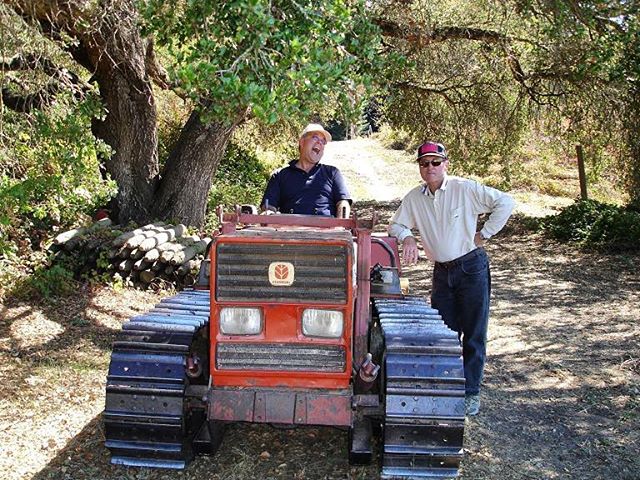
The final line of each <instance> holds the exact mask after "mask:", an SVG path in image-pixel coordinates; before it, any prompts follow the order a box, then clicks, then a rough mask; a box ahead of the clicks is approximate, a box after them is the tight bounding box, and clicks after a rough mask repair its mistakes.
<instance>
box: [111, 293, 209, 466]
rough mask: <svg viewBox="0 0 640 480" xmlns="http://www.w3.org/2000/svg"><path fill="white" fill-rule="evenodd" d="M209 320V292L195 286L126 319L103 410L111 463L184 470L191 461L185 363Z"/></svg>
mask: <svg viewBox="0 0 640 480" xmlns="http://www.w3.org/2000/svg"><path fill="white" fill-rule="evenodd" d="M208 322H209V292H208V291H205V290H198V291H195V290H192V291H185V292H181V293H180V294H178V295H176V296H174V297H171V298H166V299H164V300H162V301H161V302H160V303H159V304H158V305H156V307H155V308H154V309H153V310H151V311H150V312H147V313H145V314H142V315H139V316H136V317H133V318H131V319H129V320H128V321H127V322H125V323H124V324H123V326H122V330H121V331H120V332H119V333H118V336H117V337H116V340H115V341H114V343H113V352H112V354H111V363H110V364H109V373H108V376H107V387H106V402H105V410H104V415H103V418H104V427H105V437H106V441H105V445H106V447H107V448H108V449H109V450H110V451H111V463H113V464H118V465H128V466H137V467H155V468H173V469H182V468H185V466H186V464H187V463H188V462H189V460H191V458H192V457H193V453H192V449H191V439H190V438H189V433H190V432H189V428H188V419H187V418H185V415H186V412H185V407H184V394H185V388H186V386H187V377H186V374H185V368H184V367H185V365H186V358H187V356H188V354H189V349H190V346H191V344H192V342H193V341H194V339H195V338H196V334H197V332H198V331H199V330H200V329H201V328H202V327H205V326H206V325H208Z"/></svg>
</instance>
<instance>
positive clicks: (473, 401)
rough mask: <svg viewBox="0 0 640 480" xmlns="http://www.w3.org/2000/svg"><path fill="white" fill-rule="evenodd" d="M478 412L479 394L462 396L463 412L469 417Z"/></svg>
mask: <svg viewBox="0 0 640 480" xmlns="http://www.w3.org/2000/svg"><path fill="white" fill-rule="evenodd" d="M479 412H480V395H479V394H476V395H471V394H470V395H466V396H465V397H464V413H465V415H467V416H469V417H474V416H476V415H478V413H479Z"/></svg>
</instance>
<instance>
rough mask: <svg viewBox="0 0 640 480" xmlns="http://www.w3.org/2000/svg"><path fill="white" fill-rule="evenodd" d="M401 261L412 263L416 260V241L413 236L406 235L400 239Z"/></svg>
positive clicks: (406, 263)
mask: <svg viewBox="0 0 640 480" xmlns="http://www.w3.org/2000/svg"><path fill="white" fill-rule="evenodd" d="M402 262H403V263H404V264H405V265H413V264H414V263H417V262H418V242H416V239H415V238H414V237H411V236H409V237H406V238H405V239H404V240H403V241H402Z"/></svg>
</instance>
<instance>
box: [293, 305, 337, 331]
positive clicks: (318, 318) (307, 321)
mask: <svg viewBox="0 0 640 480" xmlns="http://www.w3.org/2000/svg"><path fill="white" fill-rule="evenodd" d="M343 327H344V318H343V316H342V312H338V311H336V310H319V309H316V308H307V309H306V310H305V311H304V313H303V314H302V333H304V334H305V335H307V336H308V337H328V338H339V337H341V336H342V329H343Z"/></svg>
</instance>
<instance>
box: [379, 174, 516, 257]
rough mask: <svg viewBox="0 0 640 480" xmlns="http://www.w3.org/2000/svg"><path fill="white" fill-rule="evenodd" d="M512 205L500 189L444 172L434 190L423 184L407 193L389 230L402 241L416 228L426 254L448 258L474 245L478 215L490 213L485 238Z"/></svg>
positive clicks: (504, 219)
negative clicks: (437, 186)
mask: <svg viewBox="0 0 640 480" xmlns="http://www.w3.org/2000/svg"><path fill="white" fill-rule="evenodd" d="M514 206H515V201H514V200H513V198H511V196H510V195H507V194H506V193H504V192H501V191H500V190H496V189H495V188H491V187H487V186H485V185H481V184H479V183H477V182H475V181H473V180H469V179H465V178H460V177H453V176H448V175H445V177H444V181H443V182H442V186H441V187H440V188H439V189H438V190H436V192H435V194H432V193H431V191H430V190H429V188H428V187H427V186H426V184H425V185H421V186H418V187H416V188H414V189H413V190H411V191H410V192H409V193H407V195H406V196H405V197H404V199H403V200H402V203H401V204H400V207H399V208H398V210H397V211H396V213H395V215H394V216H393V218H392V219H391V224H390V225H389V234H390V235H393V236H394V237H396V238H397V239H398V241H400V242H402V241H403V240H404V239H405V238H406V237H408V236H410V235H412V233H411V229H413V228H417V229H418V230H419V231H420V236H421V237H422V245H423V247H424V250H425V253H426V255H427V257H428V258H429V259H430V260H432V261H435V262H448V261H450V260H454V259H456V258H459V257H461V256H462V255H465V254H467V253H469V252H470V251H472V250H474V249H475V248H476V245H475V243H474V237H475V234H476V229H477V226H478V215H480V214H483V213H489V214H490V215H489V218H488V219H487V221H486V222H485V224H484V226H483V228H482V231H481V234H482V236H483V237H484V238H489V237H491V236H493V235H495V234H496V233H498V232H499V231H500V230H501V229H502V227H504V225H505V224H506V223H507V220H508V219H509V217H510V216H511V212H512V211H513V208H514Z"/></svg>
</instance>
